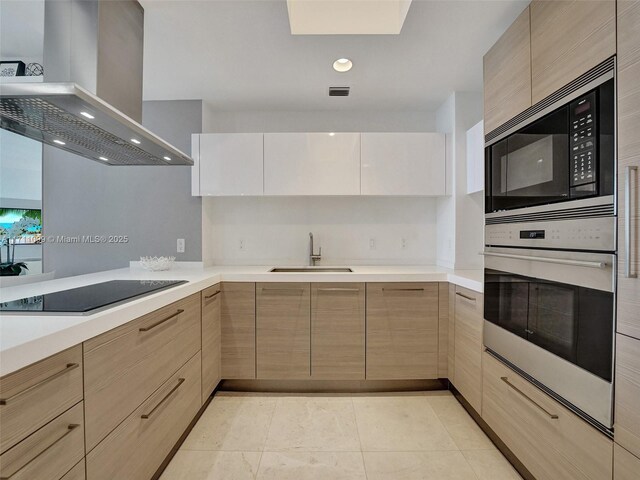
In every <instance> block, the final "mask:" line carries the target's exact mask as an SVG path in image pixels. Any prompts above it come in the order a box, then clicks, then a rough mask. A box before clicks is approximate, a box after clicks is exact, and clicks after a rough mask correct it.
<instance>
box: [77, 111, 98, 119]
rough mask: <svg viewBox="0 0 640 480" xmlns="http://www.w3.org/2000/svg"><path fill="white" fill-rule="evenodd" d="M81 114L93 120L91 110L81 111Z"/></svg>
mask: <svg viewBox="0 0 640 480" xmlns="http://www.w3.org/2000/svg"><path fill="white" fill-rule="evenodd" d="M80 115H82V116H83V117H87V118H88V119H89V120H93V119H94V118H96V117H94V116H93V115H91V114H90V113H89V112H80Z"/></svg>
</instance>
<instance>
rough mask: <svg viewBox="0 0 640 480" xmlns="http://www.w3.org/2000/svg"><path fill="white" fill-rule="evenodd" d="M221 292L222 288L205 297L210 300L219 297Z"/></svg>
mask: <svg viewBox="0 0 640 480" xmlns="http://www.w3.org/2000/svg"><path fill="white" fill-rule="evenodd" d="M219 293H220V290H218V291H217V292H216V293H212V294H211V295H205V296H204V299H205V300H209V299H210V298H213V297H217V296H218V294H219Z"/></svg>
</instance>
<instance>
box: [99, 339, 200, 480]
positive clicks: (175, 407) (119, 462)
mask: <svg viewBox="0 0 640 480" xmlns="http://www.w3.org/2000/svg"><path fill="white" fill-rule="evenodd" d="M200 362H201V359H200V352H198V353H197V354H196V355H194V356H193V357H192V358H191V359H190V360H189V361H188V362H187V363H186V364H185V365H184V366H183V367H182V368H180V369H179V370H178V371H177V372H176V373H175V374H174V375H172V376H171V377H170V378H169V379H168V380H167V381H166V382H164V383H163V384H162V385H161V386H160V388H158V389H157V390H156V391H155V392H153V394H152V395H151V396H150V397H149V398H148V399H147V400H145V401H144V402H143V403H142V405H140V406H139V407H138V408H136V409H135V411H134V412H133V413H131V414H130V415H129V416H128V417H127V418H126V419H125V420H124V421H123V422H122V423H121V424H120V425H118V426H117V428H116V429H115V430H113V432H111V433H110V434H109V435H108V436H107V437H106V438H105V439H104V440H103V441H102V442H100V443H99V444H98V446H96V447H95V448H94V449H93V450H92V451H91V452H89V453H88V454H87V479H88V480H114V479H127V480H149V479H150V478H151V477H152V476H153V474H154V473H155V472H156V470H157V469H158V467H159V466H160V465H161V463H162V461H163V460H164V459H165V458H166V457H167V455H168V454H169V452H170V451H171V449H172V448H173V446H174V445H175V443H176V442H177V441H178V439H179V438H180V436H181V435H182V433H183V432H184V431H185V430H186V428H187V427H188V426H189V423H190V422H191V420H192V419H193V418H194V417H195V415H196V414H197V413H198V410H199V409H200V406H201V384H200V374H201V371H200V369H201V365H200Z"/></svg>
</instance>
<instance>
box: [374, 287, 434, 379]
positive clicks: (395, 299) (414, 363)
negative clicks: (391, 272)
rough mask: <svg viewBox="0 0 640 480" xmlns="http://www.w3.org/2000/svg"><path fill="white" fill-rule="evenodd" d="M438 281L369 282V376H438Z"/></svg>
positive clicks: (376, 377)
mask: <svg viewBox="0 0 640 480" xmlns="http://www.w3.org/2000/svg"><path fill="white" fill-rule="evenodd" d="M438 321H439V318H438V284H437V283H410V282H407V283H367V379H370V380H376V379H383V380H391V379H433V378H438Z"/></svg>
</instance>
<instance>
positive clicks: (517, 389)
mask: <svg viewBox="0 0 640 480" xmlns="http://www.w3.org/2000/svg"><path fill="white" fill-rule="evenodd" d="M482 367H483V374H482V378H483V389H482V396H483V401H482V418H483V419H484V421H486V422H487V423H488V424H489V426H490V427H491V428H492V429H493V430H494V432H495V433H496V434H497V435H498V436H499V437H500V439H501V440H502V441H503V442H504V443H505V444H506V445H507V447H509V449H510V450H511V451H512V452H513V453H514V455H516V457H518V459H519V460H520V461H521V462H522V463H523V464H524V466H525V467H526V468H527V469H528V470H529V471H530V472H531V474H532V475H533V476H534V477H535V478H536V479H537V480H558V479H562V480H603V479H610V478H611V473H612V469H613V442H612V440H611V439H609V438H608V437H606V436H605V435H603V434H602V433H600V432H599V431H597V430H596V429H595V428H593V427H592V426H591V425H589V424H588V423H586V422H585V421H584V420H582V419H581V418H579V417H578V416H577V415H575V414H574V413H573V412H571V411H569V410H568V409H566V408H565V407H563V406H562V405H561V404H560V403H558V402H557V401H556V400H554V399H553V398H551V397H550V396H548V395H547V394H546V393H544V392H543V391H542V390H540V389H538V388H537V387H535V386H534V385H533V384H531V383H529V382H528V381H526V380H525V379H524V378H522V377H521V376H520V375H518V374H517V373H516V372H514V371H513V370H511V369H509V368H508V367H506V366H505V365H504V364H502V363H501V362H499V361H498V360H497V359H495V358H494V357H492V356H491V355H489V354H488V353H486V352H485V353H484V354H483V360H482Z"/></svg>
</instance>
